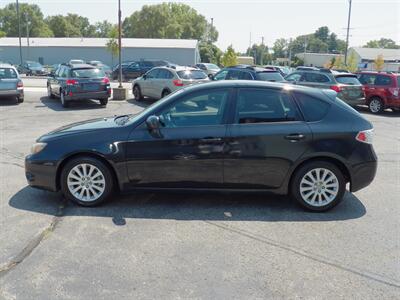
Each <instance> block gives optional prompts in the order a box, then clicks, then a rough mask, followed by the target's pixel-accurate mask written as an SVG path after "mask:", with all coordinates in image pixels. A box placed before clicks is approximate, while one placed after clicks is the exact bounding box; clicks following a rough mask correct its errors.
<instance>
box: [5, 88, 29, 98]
mask: <svg viewBox="0 0 400 300" xmlns="http://www.w3.org/2000/svg"><path fill="white" fill-rule="evenodd" d="M0 96H2V97H12V96H16V97H20V98H23V97H24V90H23V89H16V90H0Z"/></svg>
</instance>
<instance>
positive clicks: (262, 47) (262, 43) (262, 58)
mask: <svg viewBox="0 0 400 300" xmlns="http://www.w3.org/2000/svg"><path fill="white" fill-rule="evenodd" d="M263 64H264V37H263V36H262V37H261V61H260V65H261V66H262V65H263Z"/></svg>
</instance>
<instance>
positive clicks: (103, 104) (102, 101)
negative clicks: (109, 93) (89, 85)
mask: <svg viewBox="0 0 400 300" xmlns="http://www.w3.org/2000/svg"><path fill="white" fill-rule="evenodd" d="M99 101H100V105H101V106H107V103H108V98H103V99H99Z"/></svg>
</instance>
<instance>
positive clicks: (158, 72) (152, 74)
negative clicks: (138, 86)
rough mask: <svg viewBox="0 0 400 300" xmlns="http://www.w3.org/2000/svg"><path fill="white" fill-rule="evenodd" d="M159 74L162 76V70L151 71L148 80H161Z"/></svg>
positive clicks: (147, 76)
mask: <svg viewBox="0 0 400 300" xmlns="http://www.w3.org/2000/svg"><path fill="white" fill-rule="evenodd" d="M159 74H160V69H155V70H151V71H150V72H148V73H147V75H146V78H147V79H155V78H159Z"/></svg>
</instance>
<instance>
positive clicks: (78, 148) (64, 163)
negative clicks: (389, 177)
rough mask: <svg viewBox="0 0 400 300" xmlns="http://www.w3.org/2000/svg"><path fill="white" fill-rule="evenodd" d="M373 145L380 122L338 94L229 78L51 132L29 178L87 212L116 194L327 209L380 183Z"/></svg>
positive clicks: (40, 144) (36, 150) (29, 166)
mask: <svg viewBox="0 0 400 300" xmlns="http://www.w3.org/2000/svg"><path fill="white" fill-rule="evenodd" d="M371 143H372V125H371V123H370V122H368V121H367V120H366V119H364V118H363V117H362V116H361V115H360V114H359V113H358V112H357V111H355V110H354V109H352V108H351V107H349V106H348V105H346V104H344V103H343V102H342V101H340V100H338V99H337V98H336V93H334V92H333V91H324V90H318V89H311V88H306V87H300V86H289V85H287V84H280V83H271V82H262V81H255V80H253V81H249V80H247V81H241V80H225V81H218V82H216V81H214V82H211V83H203V84H199V85H191V86H188V87H186V88H183V89H180V90H178V91H176V92H175V93H172V94H170V95H168V96H167V97H165V98H163V99H162V100H160V101H158V102H156V103H155V104H153V105H152V106H150V107H148V108H147V109H145V110H143V111H141V112H140V113H139V114H136V115H122V116H115V117H110V118H99V119H92V120H89V121H86V122H79V123H75V124H71V125H68V126H64V127H62V128H60V129H58V130H55V131H52V132H50V133H48V134H46V135H43V136H42V137H40V138H39V139H38V140H37V143H36V144H35V145H33V147H32V150H31V153H32V154H31V155H29V156H27V157H26V160H25V172H26V178H27V180H28V182H29V184H30V185H31V186H34V187H39V188H45V189H48V190H52V191H58V190H61V191H62V193H63V194H64V196H65V197H66V198H67V199H70V200H71V201H74V202H76V203H78V204H80V205H84V206H93V205H97V204H99V203H101V202H103V201H104V200H106V199H107V198H108V197H109V196H110V195H111V193H112V191H114V190H120V191H128V190H142V191H143V190H150V189H158V190H160V189H165V190H177V189H178V190H184V189H186V191H189V192H190V193H195V192H196V191H198V190H201V189H203V190H208V191H209V190H221V189H234V190H235V189H236V190H241V191H243V190H248V191H270V192H275V193H277V194H290V195H292V196H293V198H294V199H296V200H297V201H298V202H299V203H300V204H301V205H303V206H304V207H306V208H308V209H311V210H315V211H323V210H327V209H329V208H332V207H333V206H335V205H336V204H338V203H339V202H340V201H341V200H342V198H343V195H344V193H345V190H346V185H347V184H349V185H348V186H349V189H350V191H352V192H355V191H358V190H360V189H362V188H364V187H366V186H368V185H369V184H370V183H371V182H372V180H373V179H374V176H375V172H376V168H377V158H376V155H375V152H374V149H373V147H372V144H371ZM350 200H351V199H350Z"/></svg>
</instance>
